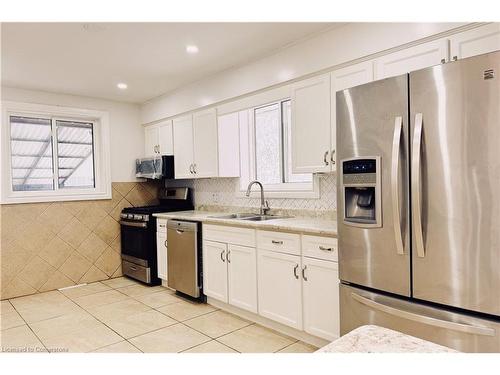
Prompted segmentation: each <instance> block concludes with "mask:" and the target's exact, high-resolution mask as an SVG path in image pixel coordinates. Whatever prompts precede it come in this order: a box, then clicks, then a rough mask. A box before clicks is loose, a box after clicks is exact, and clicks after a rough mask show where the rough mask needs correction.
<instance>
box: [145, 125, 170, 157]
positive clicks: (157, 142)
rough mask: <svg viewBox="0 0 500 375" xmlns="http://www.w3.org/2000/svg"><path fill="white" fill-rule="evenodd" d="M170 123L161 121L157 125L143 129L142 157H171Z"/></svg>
mask: <svg viewBox="0 0 500 375" xmlns="http://www.w3.org/2000/svg"><path fill="white" fill-rule="evenodd" d="M173 154H174V149H173V134H172V121H171V120H168V121H163V122H161V123H159V124H155V125H149V126H146V127H145V128H144V155H145V156H154V155H173Z"/></svg>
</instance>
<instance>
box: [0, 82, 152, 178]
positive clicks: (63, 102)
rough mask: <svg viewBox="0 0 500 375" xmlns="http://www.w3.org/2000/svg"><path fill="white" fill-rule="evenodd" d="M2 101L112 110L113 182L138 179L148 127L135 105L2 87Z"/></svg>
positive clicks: (110, 121) (110, 118)
mask: <svg viewBox="0 0 500 375" xmlns="http://www.w3.org/2000/svg"><path fill="white" fill-rule="evenodd" d="M1 93H2V98H1V99H2V100H8V101H16V102H25V103H36V104H47V105H59V106H66V107H75V108H84V109H95V110H101V111H107V112H108V113H109V127H110V145H111V181H113V182H122V181H135V180H136V178H135V159H137V158H140V157H142V156H143V154H144V130H143V128H142V126H141V125H140V110H139V106H138V105H135V104H128V103H120V102H114V101H110V100H104V99H97V98H88V97H83V96H74V95H65V94H54V93H48V92H43V91H34V90H24V89H18V88H12V87H2V88H1Z"/></svg>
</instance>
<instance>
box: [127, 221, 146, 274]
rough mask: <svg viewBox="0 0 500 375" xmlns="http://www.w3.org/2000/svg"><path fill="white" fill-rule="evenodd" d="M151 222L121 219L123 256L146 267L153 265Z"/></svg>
mask: <svg viewBox="0 0 500 375" xmlns="http://www.w3.org/2000/svg"><path fill="white" fill-rule="evenodd" d="M152 225H153V223H151V222H142V221H127V220H121V221H120V226H121V248H122V258H123V259H125V260H127V261H129V262H132V263H136V264H140V265H141V266H144V267H151V264H149V263H151V259H150V258H151V256H150V249H151V246H154V244H152V243H151V238H152V237H154V236H152V235H151V230H150V228H149V227H150V226H152Z"/></svg>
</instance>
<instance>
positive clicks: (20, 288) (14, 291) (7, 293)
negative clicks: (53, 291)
mask: <svg viewBox="0 0 500 375" xmlns="http://www.w3.org/2000/svg"><path fill="white" fill-rule="evenodd" d="M36 292H37V290H36V289H35V288H33V287H32V286H30V285H29V284H28V283H26V282H25V281H23V280H21V278H20V277H15V278H14V279H13V280H12V281H10V282H9V283H7V284H3V283H2V296H1V298H2V299H6V298H13V297H17V296H25V295H28V294H33V293H36Z"/></svg>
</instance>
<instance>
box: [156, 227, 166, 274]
mask: <svg viewBox="0 0 500 375" xmlns="http://www.w3.org/2000/svg"><path fill="white" fill-rule="evenodd" d="M156 260H157V262H158V277H159V278H160V279H163V280H168V278H167V236H163V235H161V234H156Z"/></svg>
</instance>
